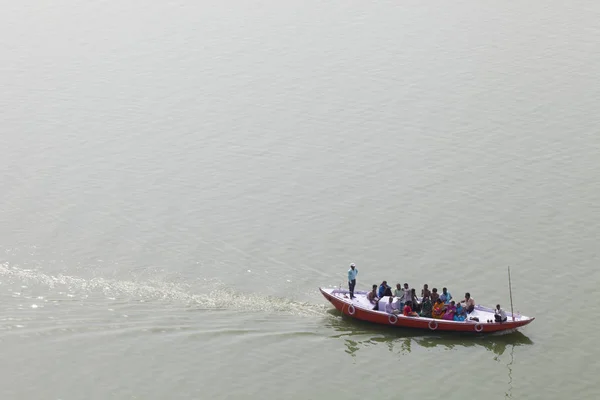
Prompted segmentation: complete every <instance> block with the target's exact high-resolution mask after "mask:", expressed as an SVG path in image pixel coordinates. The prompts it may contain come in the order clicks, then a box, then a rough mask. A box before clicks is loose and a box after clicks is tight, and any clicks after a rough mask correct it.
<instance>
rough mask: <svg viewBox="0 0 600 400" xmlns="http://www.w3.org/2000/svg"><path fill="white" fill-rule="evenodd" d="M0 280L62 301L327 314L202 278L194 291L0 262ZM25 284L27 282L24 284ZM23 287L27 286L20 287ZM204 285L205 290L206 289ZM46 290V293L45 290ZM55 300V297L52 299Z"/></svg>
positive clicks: (19, 290) (17, 290) (323, 309)
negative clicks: (200, 289)
mask: <svg viewBox="0 0 600 400" xmlns="http://www.w3.org/2000/svg"><path fill="white" fill-rule="evenodd" d="M0 280H1V282H0V283H1V284H2V285H3V286H6V285H7V284H13V285H15V288H14V290H13V297H17V296H23V297H27V296H26V295H24V292H26V291H29V292H33V291H36V288H39V287H42V288H45V289H44V292H46V293H45V294H46V297H53V298H55V299H60V300H62V301H68V300H70V301H76V300H79V301H85V300H88V301H92V300H93V299H98V300H100V299H104V300H111V301H137V302H142V303H144V302H165V303H171V304H172V303H176V304H179V305H183V306H186V307H190V308H195V309H204V310H238V311H244V312H267V313H270V312H276V313H284V314H289V315H296V316H328V314H327V307H326V306H325V305H316V304H310V303H304V302H298V301H293V300H288V299H284V298H279V297H271V296H263V295H260V294H252V293H251V294H246V293H240V292H238V291H236V290H234V289H232V288H230V287H228V286H226V285H224V284H222V283H219V282H215V281H208V280H207V281H206V282H203V284H202V287H203V289H204V290H205V292H204V293H194V292H193V290H192V286H191V285H189V284H184V283H175V282H166V281H162V280H145V281H135V280H117V279H106V278H99V277H94V278H89V279H86V278H82V277H77V276H71V275H63V274H57V275H51V274H46V273H44V272H42V271H39V270H34V269H24V268H19V267H14V266H10V265H9V264H8V263H3V264H0ZM25 284H27V285H29V286H24V285H25ZM23 288H25V289H27V290H23ZM206 289H208V290H206ZM48 290H49V291H50V293H47V292H48ZM55 301H56V300H55Z"/></svg>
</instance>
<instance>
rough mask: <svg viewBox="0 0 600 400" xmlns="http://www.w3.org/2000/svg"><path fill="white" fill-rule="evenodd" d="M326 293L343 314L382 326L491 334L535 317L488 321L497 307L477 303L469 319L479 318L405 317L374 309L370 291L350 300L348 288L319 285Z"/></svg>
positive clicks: (381, 303) (508, 315)
mask: <svg viewBox="0 0 600 400" xmlns="http://www.w3.org/2000/svg"><path fill="white" fill-rule="evenodd" d="M319 290H321V293H323V296H325V298H326V299H327V300H329V301H330V302H331V304H333V306H334V307H335V308H337V309H338V310H340V311H341V312H342V314H345V315H347V316H349V317H352V318H356V319H359V320H362V321H367V322H372V323H375V324H380V325H390V326H397V327H403V328H417V329H428V330H432V331H452V332H473V333H491V332H501V331H508V330H514V329H517V328H520V327H522V326H525V325H527V324H529V323H530V322H531V321H533V320H534V319H535V318H533V317H526V316H524V315H520V314H516V315H514V318H513V314H512V313H509V312H507V313H506V316H507V317H508V318H507V320H506V321H505V322H487V321H488V320H492V321H493V320H494V309H493V308H488V307H483V306H480V305H476V306H475V310H473V312H471V313H470V314H469V318H473V317H476V318H478V319H479V321H472V320H469V319H468V320H466V321H448V320H444V319H434V318H424V317H405V316H404V315H401V314H400V315H395V314H388V313H386V312H384V311H375V310H373V304H371V303H370V302H369V300H368V299H367V294H368V292H365V291H355V292H354V299H352V300H350V296H349V292H348V290H345V289H334V288H330V289H329V288H328V289H323V288H319ZM388 302H389V297H387V296H386V297H383V298H382V299H380V303H379V304H380V306H379V309H381V310H384V309H385V304H386V303H388Z"/></svg>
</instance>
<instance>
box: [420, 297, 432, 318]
mask: <svg viewBox="0 0 600 400" xmlns="http://www.w3.org/2000/svg"><path fill="white" fill-rule="evenodd" d="M421 317H425V318H431V300H429V297H425V298H424V299H423V303H421Z"/></svg>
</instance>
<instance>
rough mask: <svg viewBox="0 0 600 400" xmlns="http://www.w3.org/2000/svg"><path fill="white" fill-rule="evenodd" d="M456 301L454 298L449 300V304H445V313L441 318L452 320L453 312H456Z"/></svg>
mask: <svg viewBox="0 0 600 400" xmlns="http://www.w3.org/2000/svg"><path fill="white" fill-rule="evenodd" d="M455 304H456V303H455V302H454V300H451V301H450V304H448V305H447V306H446V313H445V314H444V316H443V317H442V318H444V319H447V320H448V321H454V314H456V305H455Z"/></svg>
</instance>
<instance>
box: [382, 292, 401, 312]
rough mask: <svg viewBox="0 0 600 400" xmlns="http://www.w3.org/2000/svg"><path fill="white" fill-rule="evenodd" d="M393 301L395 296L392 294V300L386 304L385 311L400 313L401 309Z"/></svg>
mask: <svg viewBox="0 0 600 400" xmlns="http://www.w3.org/2000/svg"><path fill="white" fill-rule="evenodd" d="M393 301H394V298H393V297H392V296H390V301H389V302H388V303H387V304H386V305H385V312H386V313H388V314H399V313H400V310H398V309H397V308H396V304H395V303H394V302H393Z"/></svg>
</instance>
